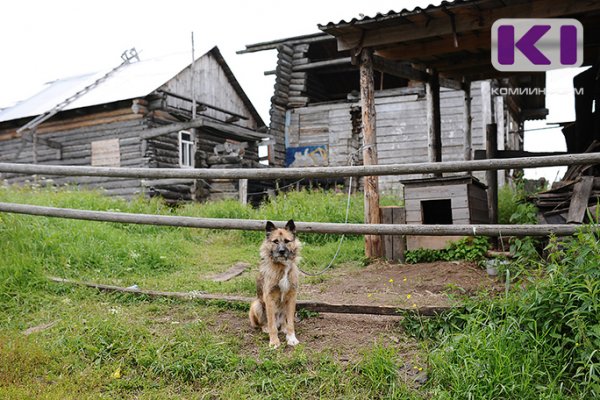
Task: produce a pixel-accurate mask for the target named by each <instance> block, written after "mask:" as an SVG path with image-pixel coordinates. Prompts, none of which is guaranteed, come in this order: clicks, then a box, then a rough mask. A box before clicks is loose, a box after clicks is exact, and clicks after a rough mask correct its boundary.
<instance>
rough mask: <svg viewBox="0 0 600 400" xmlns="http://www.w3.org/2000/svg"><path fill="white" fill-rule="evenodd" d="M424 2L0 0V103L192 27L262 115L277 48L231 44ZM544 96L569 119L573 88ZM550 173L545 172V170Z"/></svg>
mask: <svg viewBox="0 0 600 400" xmlns="http://www.w3.org/2000/svg"><path fill="white" fill-rule="evenodd" d="M431 2H434V3H436V4H437V3H439V2H435V1H433V0H425V1H423V0H410V1H398V0H396V1H388V0H378V1H370V2H366V1H364V0H361V1H358V0H344V1H324V0H318V1H315V0H303V1H302V2H295V3H294V2H287V1H281V0H279V1H277V0H254V1H242V0H221V1H210V2H208V1H183V0H171V1H168V2H167V1H154V0H145V1H138V0H118V1H117V0H102V1H98V0H81V1H67V0H49V1H44V0H38V1H34V0H19V1H3V2H2V3H0V15H1V16H2V20H1V22H0V55H1V57H2V58H1V60H2V63H1V64H0V69H1V71H2V73H1V74H0V108H1V107H6V106H9V105H11V104H13V103H14V102H16V101H18V100H22V99H24V98H27V97H29V96H31V95H32V94H34V93H35V92H37V90H38V89H39V88H40V86H41V85H42V84H43V83H45V82H48V81H52V80H55V79H58V78H64V77H68V76H73V75H78V74H82V73H88V72H96V71H100V70H103V69H106V68H111V67H114V66H116V65H118V64H119V63H120V62H121V59H120V55H121V53H122V52H123V51H124V50H126V49H129V48H132V47H135V48H136V49H137V50H138V52H139V53H140V58H141V59H145V58H150V57H154V56H161V55H166V54H171V53H180V52H181V53H185V52H188V53H189V54H190V61H191V32H194V37H195V48H196V56H199V55H200V54H201V53H203V52H205V51H207V50H209V49H210V48H211V47H212V46H214V45H217V46H219V48H220V50H221V52H222V53H223V56H224V57H225V59H226V61H227V63H228V64H229V65H230V67H231V69H232V70H233V72H234V74H235V75H236V77H237V79H238V80H239V81H240V84H241V85H242V87H243V88H244V90H245V91H246V93H247V94H248V96H249V97H250V99H251V100H252V102H253V103H254V105H255V106H256V108H257V109H258V111H259V113H260V114H261V115H262V117H263V119H264V120H265V121H266V122H267V123H268V120H269V116H268V110H269V101H270V97H271V96H272V94H273V84H274V78H273V77H272V76H270V77H265V76H264V75H263V72H264V71H267V70H272V69H274V68H275V62H276V55H275V52H274V51H266V52H260V53H253V54H245V55H237V54H235V53H236V51H237V50H241V49H243V48H244V46H245V45H246V44H253V43H258V42H263V41H269V40H274V39H280V38H285V37H290V36H297V35H304V34H310V33H314V32H318V28H317V24H319V23H321V24H324V23H327V22H330V21H334V22H338V21H339V20H341V19H346V20H349V19H351V18H354V17H359V15H360V14H364V15H368V16H373V15H375V14H376V13H378V12H382V13H385V12H388V11H389V10H394V11H400V9H401V8H409V9H412V8H414V7H415V6H421V7H425V6H427V5H428V4H429V3H431ZM556 76H557V77H558V78H557V79H555V82H552V79H549V83H550V84H551V85H556V84H559V85H563V86H565V85H567V86H566V87H568V85H570V84H571V83H570V82H571V76H572V73H568V72H564V71H563V72H561V73H558V74H556ZM551 97H552V96H550V98H549V100H548V105H549V106H550V114H551V115H550V118H549V120H551V121H569V120H572V119H574V109H573V104H572V96H571V95H562V96H558V97H557V98H556V100H553V99H552V98H551ZM553 106H554V107H553ZM542 124H545V122H543V123H542ZM537 126H540V123H537V124H534V125H531V124H528V128H529V127H537ZM534 132H535V134H534ZM534 132H531V136H527V135H526V143H525V144H526V147H527V148H528V149H530V150H536V151H544V150H549V151H550V150H553V151H559V150H564V140H562V137H561V136H562V135H561V134H560V132H558V133H557V132H553V131H550V130H541V131H534ZM542 146H543V147H542ZM561 146H562V147H561ZM548 147H550V148H548ZM553 174H554V175H555V173H554V172H550V173H548V174H545V175H546V177H547V178H551V179H552V180H553V179H554V176H552V175H553ZM528 175H530V176H533V175H531V174H528ZM534 175H536V174H534ZM537 175H539V174H537Z"/></svg>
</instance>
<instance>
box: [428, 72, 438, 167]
mask: <svg viewBox="0 0 600 400" xmlns="http://www.w3.org/2000/svg"><path fill="white" fill-rule="evenodd" d="M425 97H426V99H427V154H428V156H429V162H441V161H442V122H441V116H440V83H439V76H438V74H437V71H435V70H431V72H430V75H429V79H428V80H427V82H426V83H425ZM433 176H435V177H439V178H441V177H442V174H441V173H434V174H433Z"/></svg>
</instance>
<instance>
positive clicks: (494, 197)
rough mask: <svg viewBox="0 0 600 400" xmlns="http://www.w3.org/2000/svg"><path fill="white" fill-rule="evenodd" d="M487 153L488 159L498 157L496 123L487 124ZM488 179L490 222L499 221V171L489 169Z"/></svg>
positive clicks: (495, 222)
mask: <svg viewBox="0 0 600 400" xmlns="http://www.w3.org/2000/svg"><path fill="white" fill-rule="evenodd" d="M485 136H486V140H485V153H486V158H487V159H488V160H490V159H493V158H496V150H497V149H498V134H497V127H496V124H487V125H486V129H485ZM485 175H486V176H485V179H486V181H487V186H488V189H487V196H488V207H489V208H488V210H489V216H490V224H497V223H498V171H496V170H494V171H487V172H486V173H485Z"/></svg>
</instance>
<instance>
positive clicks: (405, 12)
mask: <svg viewBox="0 0 600 400" xmlns="http://www.w3.org/2000/svg"><path fill="white" fill-rule="evenodd" d="M478 1H480V0H455V1H442V2H441V3H439V4H429V5H428V6H427V7H425V8H422V7H418V6H417V7H415V8H413V9H412V10H409V9H406V8H403V9H402V10H400V11H394V10H390V11H388V12H387V13H377V14H375V15H374V16H372V17H371V16H363V17H361V18H352V19H351V20H350V21H346V20H341V21H339V22H333V21H332V22H328V23H327V24H325V25H322V24H319V25H318V26H319V29H321V30H327V29H330V28H342V27H345V26H349V25H361V24H365V23H370V22H373V21H378V22H381V21H385V20H388V19H395V18H401V17H407V16H410V15H415V14H420V13H422V12H423V11H425V12H427V11H431V10H434V9H441V8H450V7H454V6H457V5H461V4H466V3H476V2H478Z"/></svg>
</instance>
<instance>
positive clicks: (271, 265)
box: [250, 220, 301, 347]
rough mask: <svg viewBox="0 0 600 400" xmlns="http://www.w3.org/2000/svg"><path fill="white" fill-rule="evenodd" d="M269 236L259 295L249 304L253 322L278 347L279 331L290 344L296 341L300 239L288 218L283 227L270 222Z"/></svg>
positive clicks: (264, 245)
mask: <svg viewBox="0 0 600 400" xmlns="http://www.w3.org/2000/svg"><path fill="white" fill-rule="evenodd" d="M266 231H267V237H266V238H265V240H264V242H263V243H262V245H261V246H260V267H259V275H258V278H257V279H256V295H257V297H258V298H257V299H256V300H254V301H253V302H252V304H251V305H250V325H251V326H252V327H253V328H262V330H263V332H266V333H268V334H269V346H271V347H278V346H279V345H280V344H281V342H280V341H279V337H278V336H277V333H278V332H284V333H285V337H286V340H287V344H288V345H290V346H295V345H297V344H298V343H299V342H298V339H296V333H295V331H294V314H295V312H296V293H297V290H298V266H297V264H298V262H299V261H300V256H299V252H300V247H301V245H300V242H299V241H298V239H297V238H296V226H295V225H294V221H293V220H289V221H288V222H287V224H286V225H285V228H284V229H281V228H279V229H277V228H275V225H274V224H273V223H272V222H271V221H268V222H267V226H266Z"/></svg>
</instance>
